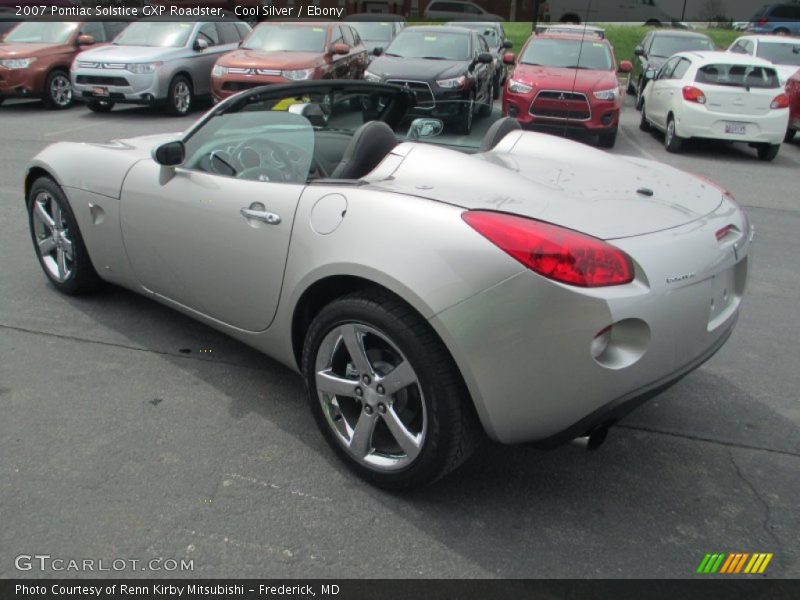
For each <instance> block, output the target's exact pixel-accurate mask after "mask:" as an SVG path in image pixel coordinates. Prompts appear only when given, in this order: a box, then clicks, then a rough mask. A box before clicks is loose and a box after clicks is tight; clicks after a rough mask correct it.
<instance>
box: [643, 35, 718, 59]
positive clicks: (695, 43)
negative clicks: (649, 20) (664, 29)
mask: <svg viewBox="0 0 800 600" xmlns="http://www.w3.org/2000/svg"><path fill="white" fill-rule="evenodd" d="M667 41H670V42H672V43H673V45H672V46H671V47H668V49H667V50H660V51H659V50H658V47H659V42H661V44H662V46H661V47H664V46H663V44H666V43H667ZM711 50H714V42H713V41H712V40H711V39H710V38H703V37H694V36H692V37H688V36H687V37H684V36H678V35H658V36H656V37H655V39H654V40H653V43H652V45H651V46H650V52H649V55H650V56H655V57H659V58H669V57H670V56H672V55H673V54H677V53H678V52H705V51H711Z"/></svg>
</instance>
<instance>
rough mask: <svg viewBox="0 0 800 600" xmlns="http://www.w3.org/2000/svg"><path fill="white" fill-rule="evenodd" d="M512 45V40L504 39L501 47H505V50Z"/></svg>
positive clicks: (509, 48)
mask: <svg viewBox="0 0 800 600" xmlns="http://www.w3.org/2000/svg"><path fill="white" fill-rule="evenodd" d="M513 47H514V42H512V41H511V40H506V41H505V42H503V48H505V49H506V50H511V48H513Z"/></svg>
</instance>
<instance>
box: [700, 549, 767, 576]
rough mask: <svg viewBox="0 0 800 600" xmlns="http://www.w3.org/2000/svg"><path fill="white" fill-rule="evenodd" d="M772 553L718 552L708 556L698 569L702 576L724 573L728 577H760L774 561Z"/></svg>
mask: <svg viewBox="0 0 800 600" xmlns="http://www.w3.org/2000/svg"><path fill="white" fill-rule="evenodd" d="M772 556H773V554H772V552H754V553H752V554H751V553H749V552H730V553H727V552H717V553H714V554H706V555H705V556H704V557H703V560H702V561H701V562H700V566H699V567H697V572H698V573H700V574H703V575H705V574H714V573H722V574H726V575H735V574H745V575H759V574H761V573H763V572H764V571H765V570H766V568H767V565H768V564H769V561H771V560H772Z"/></svg>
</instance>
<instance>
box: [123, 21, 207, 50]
mask: <svg viewBox="0 0 800 600" xmlns="http://www.w3.org/2000/svg"><path fill="white" fill-rule="evenodd" d="M193 27H194V24H193V23H167V22H160V21H158V22H156V21H139V22H138V23H131V24H130V25H128V27H126V28H125V29H124V30H123V31H122V33H120V34H119V35H118V36H117V38H116V39H115V40H114V44H115V45H117V46H156V47H160V48H180V47H181V46H185V45H186V42H187V41H188V40H189V34H190V33H191V32H192V28H193Z"/></svg>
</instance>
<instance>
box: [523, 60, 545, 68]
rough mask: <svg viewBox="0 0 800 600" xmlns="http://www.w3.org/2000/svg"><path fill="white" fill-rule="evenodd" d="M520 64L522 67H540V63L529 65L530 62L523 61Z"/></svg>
mask: <svg viewBox="0 0 800 600" xmlns="http://www.w3.org/2000/svg"><path fill="white" fill-rule="evenodd" d="M522 64H523V65H530V66H532V67H541V66H542V64H541V63H530V62H525V61H522Z"/></svg>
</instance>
